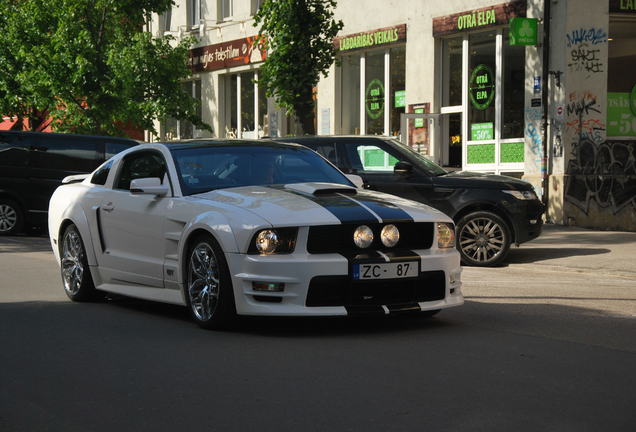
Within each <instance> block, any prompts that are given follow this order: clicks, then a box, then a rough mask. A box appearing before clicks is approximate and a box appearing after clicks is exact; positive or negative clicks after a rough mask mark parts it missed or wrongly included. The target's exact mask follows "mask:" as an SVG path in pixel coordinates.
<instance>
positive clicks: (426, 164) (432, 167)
mask: <svg viewBox="0 0 636 432" xmlns="http://www.w3.org/2000/svg"><path fill="white" fill-rule="evenodd" d="M388 142H390V143H391V144H393V145H394V146H396V147H397V148H398V149H401V150H403V151H405V153H407V154H408V155H409V156H411V157H412V158H414V159H415V160H416V162H417V163H419V164H420V165H421V166H422V167H423V168H424V169H425V170H426V171H427V172H428V173H430V174H431V175H433V176H441V175H444V174H448V172H447V171H446V170H445V169H444V168H442V167H441V166H439V165H437V164H436V163H435V162H433V161H432V160H430V159H429V158H427V157H426V156H424V155H421V154H419V153H418V152H416V151H415V150H413V149H412V148H411V147H408V146H405V145H404V144H402V143H401V142H399V141H398V140H388Z"/></svg>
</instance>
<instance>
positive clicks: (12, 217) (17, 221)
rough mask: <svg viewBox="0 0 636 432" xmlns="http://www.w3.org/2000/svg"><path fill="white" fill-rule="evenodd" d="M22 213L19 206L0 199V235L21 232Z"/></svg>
mask: <svg viewBox="0 0 636 432" xmlns="http://www.w3.org/2000/svg"><path fill="white" fill-rule="evenodd" d="M23 226H24V213H23V212H22V208H21V207H20V205H19V204H18V203H17V202H15V201H13V200H10V199H7V198H0V235H15V234H18V233H20V232H21V231H22V227H23Z"/></svg>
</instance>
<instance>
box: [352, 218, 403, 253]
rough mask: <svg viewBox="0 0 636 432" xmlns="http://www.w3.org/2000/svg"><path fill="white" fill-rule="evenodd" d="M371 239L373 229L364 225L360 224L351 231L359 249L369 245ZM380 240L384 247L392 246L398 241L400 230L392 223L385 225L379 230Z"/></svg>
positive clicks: (371, 242)
mask: <svg viewBox="0 0 636 432" xmlns="http://www.w3.org/2000/svg"><path fill="white" fill-rule="evenodd" d="M373 239H374V234H373V230H372V229H371V228H369V227H368V226H366V225H360V226H359V227H357V228H356V229H355V230H354V231H353V242H354V243H355V245H356V246H358V247H359V248H360V249H365V248H368V247H369V246H371V245H372V244H373ZM380 241H381V242H382V244H383V245H384V246H386V247H393V246H395V245H396V244H397V243H398V241H400V231H399V230H398V229H397V227H396V226H395V225H393V224H389V225H385V226H383V227H382V230H381V231H380Z"/></svg>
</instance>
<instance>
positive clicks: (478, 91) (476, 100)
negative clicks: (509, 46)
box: [468, 64, 495, 110]
mask: <svg viewBox="0 0 636 432" xmlns="http://www.w3.org/2000/svg"><path fill="white" fill-rule="evenodd" d="M468 94H469V96H470V103H472V104H473V106H474V107H475V108H477V109H478V110H485V109H486V108H488V107H489V106H490V104H491V103H492V101H493V100H494V99H495V74H493V73H492V69H491V68H490V67H488V66H487V65H485V64H480V65H477V66H476V67H475V69H473V73H471V74H470V81H469V83H468Z"/></svg>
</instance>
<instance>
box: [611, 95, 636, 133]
mask: <svg viewBox="0 0 636 432" xmlns="http://www.w3.org/2000/svg"><path fill="white" fill-rule="evenodd" d="M634 90H636V86H634ZM633 108H634V109H633ZM635 112H636V91H632V93H613V92H608V93H607V136H608V137H636V115H635Z"/></svg>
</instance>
